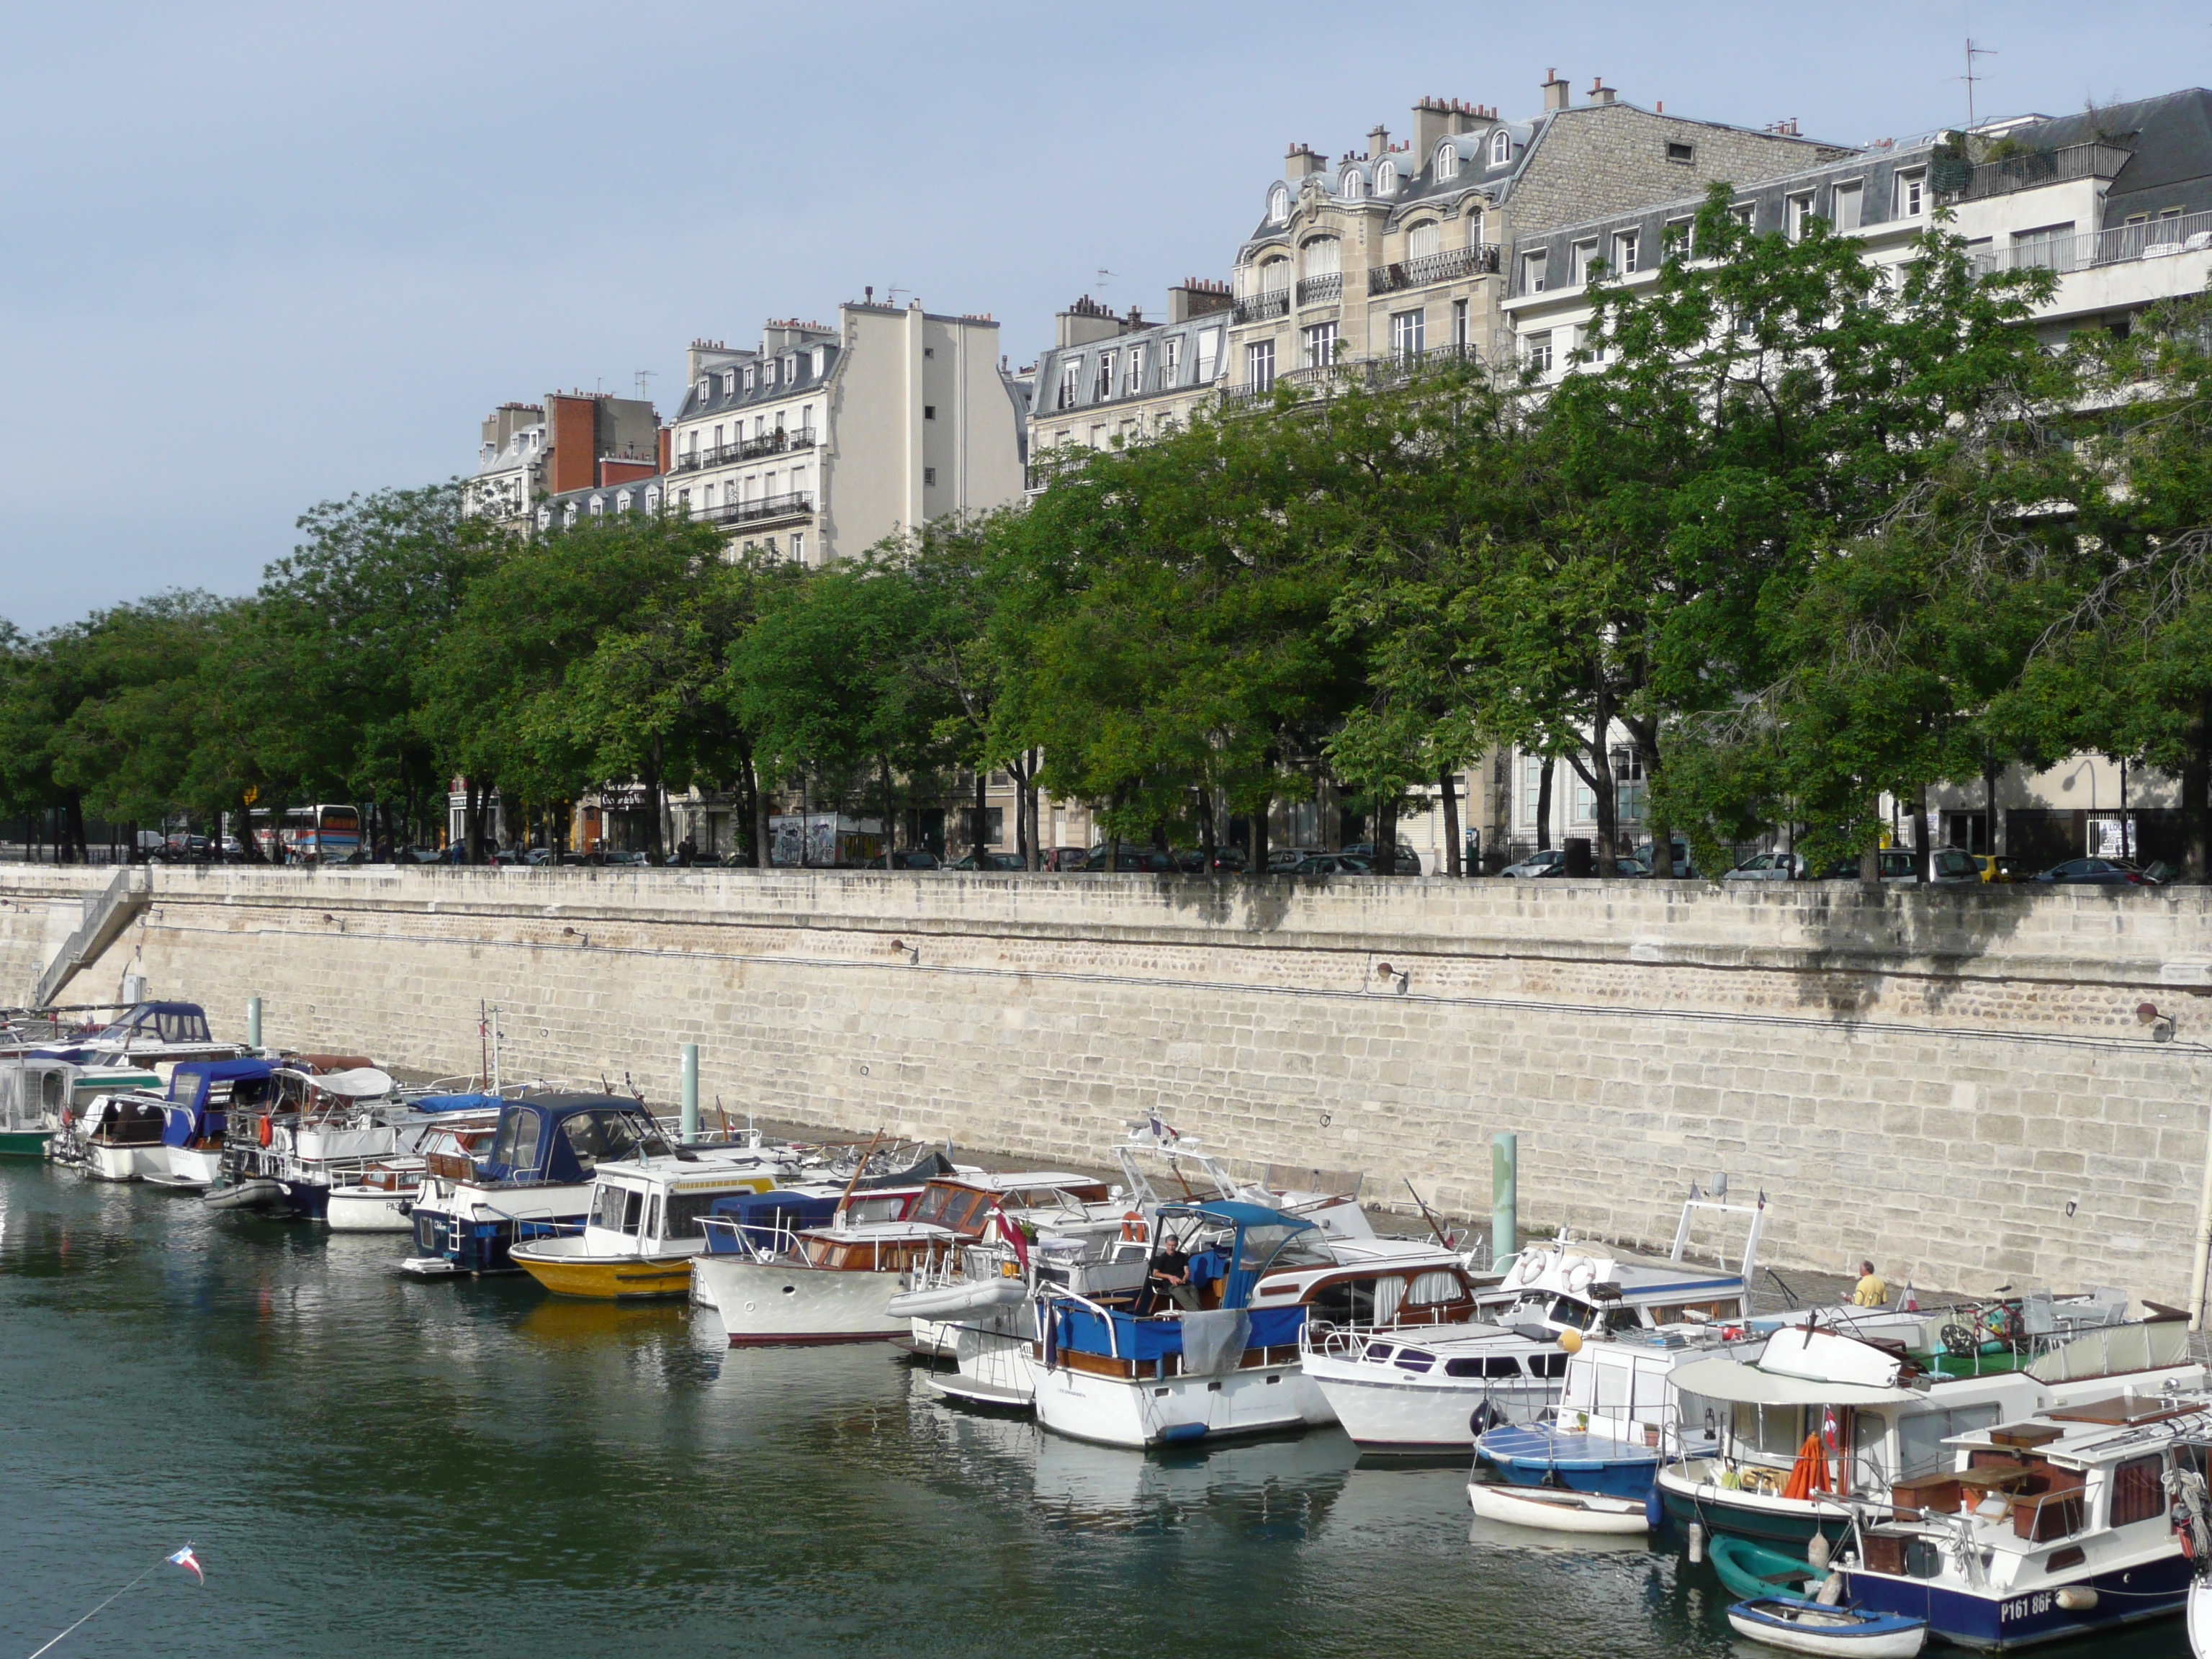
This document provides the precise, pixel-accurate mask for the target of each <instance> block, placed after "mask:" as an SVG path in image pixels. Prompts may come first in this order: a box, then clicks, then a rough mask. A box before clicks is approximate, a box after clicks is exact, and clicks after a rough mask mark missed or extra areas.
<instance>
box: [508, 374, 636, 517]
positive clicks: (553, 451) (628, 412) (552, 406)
mask: <svg viewBox="0 0 2212 1659" xmlns="http://www.w3.org/2000/svg"><path fill="white" fill-rule="evenodd" d="M662 462H663V457H662V437H661V428H660V416H659V414H658V413H656V412H655V410H654V409H653V405H652V404H650V403H647V402H646V401H645V400H644V399H642V398H614V397H609V396H607V395H606V394H605V393H603V392H549V393H548V394H547V395H546V396H545V398H544V399H543V400H542V401H540V402H538V403H534V404H524V403H507V404H501V405H500V406H499V407H498V408H497V409H495V410H492V412H491V413H490V414H489V415H488V416H485V417H484V422H483V441H482V442H481V444H480V445H479V447H478V448H477V470H476V473H475V475H474V476H473V477H471V479H470V480H469V484H468V498H469V507H470V510H471V512H474V513H483V514H485V515H488V516H489V517H493V518H496V519H499V520H503V521H506V522H508V523H512V524H513V525H515V526H518V527H520V526H524V525H527V524H529V523H531V522H532V516H533V513H534V512H535V509H537V508H538V506H539V504H540V503H542V502H544V501H546V500H547V499H548V498H549V497H551V496H555V495H564V494H566V493H568V492H570V491H574V490H588V489H593V488H597V487H602V486H609V485H620V484H624V483H634V482H636V481H638V480H641V479H645V478H648V477H652V476H653V474H655V473H657V472H659V471H660V469H661V465H662Z"/></svg>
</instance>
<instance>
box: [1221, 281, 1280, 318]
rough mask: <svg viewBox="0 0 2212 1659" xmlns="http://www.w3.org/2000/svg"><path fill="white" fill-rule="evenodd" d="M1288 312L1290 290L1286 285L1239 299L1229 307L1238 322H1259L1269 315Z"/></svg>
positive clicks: (1273, 315)
mask: <svg viewBox="0 0 2212 1659" xmlns="http://www.w3.org/2000/svg"><path fill="white" fill-rule="evenodd" d="M1290 312H1291V290H1290V289H1289V287H1288V286H1287V285H1285V287H1282V288H1271V289H1267V291H1266V292H1265V293H1262V294H1255V295H1252V296H1251V297H1250V298H1249V299H1243V300H1239V301H1237V303H1236V305H1235V306H1234V307H1231V316H1232V318H1233V319H1234V320H1235V321H1237V322H1240V323H1261V322H1265V321H1266V320H1267V319H1268V318H1270V317H1287V316H1289V315H1290Z"/></svg>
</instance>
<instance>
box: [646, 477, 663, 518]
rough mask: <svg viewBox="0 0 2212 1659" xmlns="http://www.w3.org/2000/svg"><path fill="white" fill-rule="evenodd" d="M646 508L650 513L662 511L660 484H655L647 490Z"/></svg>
mask: <svg viewBox="0 0 2212 1659" xmlns="http://www.w3.org/2000/svg"><path fill="white" fill-rule="evenodd" d="M645 510H646V511H647V512H648V513H658V512H659V511H660V486H659V484H654V485H653V486H651V487H650V488H649V489H647V490H646V492H645Z"/></svg>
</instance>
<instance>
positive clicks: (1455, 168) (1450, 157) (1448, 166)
mask: <svg viewBox="0 0 2212 1659" xmlns="http://www.w3.org/2000/svg"><path fill="white" fill-rule="evenodd" d="M1458 177H1459V146H1458V145H1456V144H1440V145H1438V146H1437V179H1438V180H1439V181H1441V180H1443V179H1456V178H1458Z"/></svg>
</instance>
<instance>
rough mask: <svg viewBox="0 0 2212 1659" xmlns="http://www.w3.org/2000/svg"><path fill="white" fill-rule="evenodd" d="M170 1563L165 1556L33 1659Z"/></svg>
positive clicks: (50, 1643) (33, 1658)
mask: <svg viewBox="0 0 2212 1659" xmlns="http://www.w3.org/2000/svg"><path fill="white" fill-rule="evenodd" d="M168 1563H169V1558H168V1557H167V1556H166V1555H165V1556H163V1557H162V1558H161V1559H160V1560H158V1561H156V1562H155V1564H154V1565H152V1566H150V1567H149V1568H147V1569H146V1571H143V1572H142V1573H140V1574H139V1575H138V1576H137V1577H136V1578H134V1579H132V1580H131V1582H130V1583H127V1584H125V1586H124V1587H123V1588H122V1589H119V1590H118V1591H116V1592H115V1594H114V1595H111V1596H109V1597H108V1598H107V1601H102V1602H101V1603H100V1607H106V1606H107V1604H108V1602H109V1601H115V1600H117V1599H118V1597H120V1596H122V1595H125V1594H126V1593H128V1592H129V1591H131V1590H134V1589H137V1588H138V1586H139V1585H141V1584H143V1583H145V1582H146V1581H147V1580H148V1579H149V1578H151V1577H153V1576H154V1575H155V1573H157V1572H159V1571H161V1569H162V1568H163V1567H165V1566H167V1565H168ZM100 1607H94V1609H93V1610H92V1613H87V1614H85V1616H84V1617H83V1618H82V1619H80V1620H77V1621H76V1624H75V1625H71V1626H70V1627H69V1630H65V1631H64V1632H62V1633H61V1636H57V1637H55V1638H54V1639H53V1640H52V1641H51V1642H49V1643H47V1644H46V1646H45V1647H42V1648H40V1650H39V1651H38V1653H33V1655H32V1656H31V1659H39V1654H41V1653H46V1652H50V1651H51V1650H53V1649H54V1648H56V1647H58V1646H59V1645H60V1644H61V1641H62V1638H63V1637H65V1636H67V1635H68V1634H69V1633H70V1631H74V1630H76V1629H77V1628H78V1626H82V1625H83V1624H85V1623H87V1622H88V1621H89V1620H91V1618H92V1616H93V1613H98V1612H99V1611H100Z"/></svg>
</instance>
